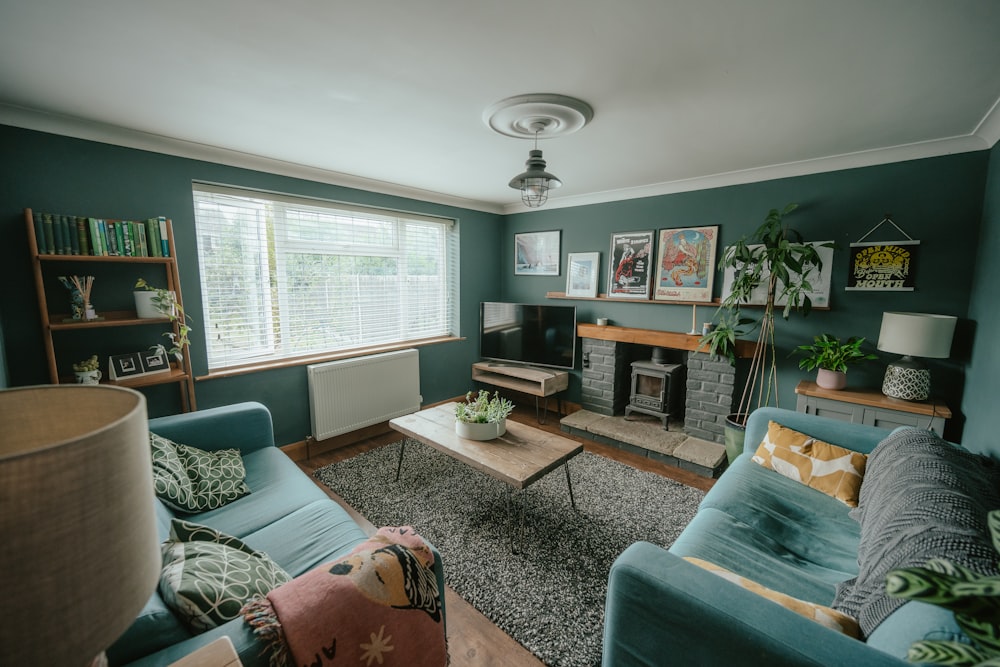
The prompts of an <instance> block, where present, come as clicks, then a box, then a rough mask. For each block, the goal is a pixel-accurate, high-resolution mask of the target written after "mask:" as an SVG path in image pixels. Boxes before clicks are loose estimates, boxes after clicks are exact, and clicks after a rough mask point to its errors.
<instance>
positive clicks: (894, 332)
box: [878, 312, 958, 359]
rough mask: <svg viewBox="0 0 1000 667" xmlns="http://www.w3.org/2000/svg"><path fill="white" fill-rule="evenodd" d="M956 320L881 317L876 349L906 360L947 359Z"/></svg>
mask: <svg viewBox="0 0 1000 667" xmlns="http://www.w3.org/2000/svg"><path fill="white" fill-rule="evenodd" d="M957 321H958V318H957V317H954V316H952V315H931V314H928V313H893V312H889V313H882V328H881V330H880V331H879V335H878V349H880V350H883V351H885V352H894V353H896V354H902V355H905V356H908V357H927V358H931V359H947V358H948V357H949V356H951V340H952V337H953V336H954V335H955V323H956V322H957Z"/></svg>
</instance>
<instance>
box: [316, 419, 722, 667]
mask: <svg viewBox="0 0 1000 667" xmlns="http://www.w3.org/2000/svg"><path fill="white" fill-rule="evenodd" d="M511 418H512V419H514V420H516V421H519V422H523V423H525V424H530V425H532V426H535V427H536V428H540V429H543V430H546V431H551V432H553V433H559V434H560V435H563V436H565V437H569V438H571V439H574V440H578V441H580V442H582V443H583V444H584V450H585V451H588V452H593V453H595V454H600V455H602V456H606V457H608V458H610V459H614V460H616V461H620V462H622V463H627V464H629V465H631V466H633V467H634V468H638V469H640V470H645V471H647V472H652V473H656V474H659V475H663V476H664V477H669V478H671V479H674V480H676V481H678V482H682V483H684V484H687V485H689V486H693V487H695V488H698V489H701V490H703V491H707V490H708V489H709V488H711V486H712V484H713V483H714V481H715V480H712V479H707V478H705V477H701V476H699V475H696V474H694V473H692V472H688V471H686V470H681V469H679V468H674V467H672V466H667V465H664V464H662V463H659V462H656V461H651V460H650V459H647V458H645V457H642V456H638V455H636V454H631V453H629V452H625V451H622V450H620V449H618V448H617V447H611V446H608V445H602V444H599V443H595V442H591V441H589V440H584V439H581V438H575V437H573V436H570V435H569V434H567V433H563V432H561V431H560V430H559V419H558V418H557V416H556V415H555V414H550V415H549V418H548V419H547V420H546V421H547V423H546V424H544V425H542V424H539V423H538V422H537V421H536V419H535V411H534V409H533V408H528V407H518V408H517V409H515V411H514V414H513V415H511ZM400 437H401V436H400V434H399V433H396V432H395V431H390V432H388V433H385V434H381V435H377V436H374V437H371V438H368V439H367V440H364V441H362V442H359V443H357V444H354V445H349V446H347V447H342V448H340V449H337V450H334V451H331V452H328V453H326V454H321V455H318V456H314V457H312V458H309V459H308V460H306V461H304V462H301V463H300V464H299V465H300V466H301V467H302V468H303V469H305V470H306V472H309V473H310V474H311V473H312V471H313V470H315V469H317V468H322V467H323V466H325V465H329V464H331V463H336V462H337V461H342V460H344V459H347V458H350V457H352V456H355V455H357V454H360V453H361V452H365V451H369V450H371V449H376V448H378V447H382V446H384V445H387V444H389V443H392V442H398V441H399V439H400ZM317 484H319V482H317ZM320 486H321V487H322V488H323V490H324V491H326V492H327V494H328V495H329V496H330V497H331V498H333V499H334V500H336V501H337V502H339V503H340V504H342V505H343V506H344V507H346V508H347V510H348V511H349V512H350V513H351V515H352V516H353V517H354V518H355V520H356V521H358V523H359V524H360V525H361V526H362V528H364V529H365V530H366V531H368V532H369V534H373V533H374V532H375V530H376V528H375V526H373V525H372V524H371V523H369V522H368V520H367V519H365V518H364V517H363V516H361V515H360V514H358V513H357V512H355V511H354V509H353V508H351V507H350V506H349V505H348V504H347V503H345V502H344V501H343V499H342V498H340V497H338V496H337V494H335V493H333V492H332V491H330V490H329V489H327V488H326V487H325V486H323V485H322V484H320ZM445 607H446V610H447V612H446V613H447V623H448V652H449V654H450V655H451V665H452V667H494V666H496V667H499V666H500V665H503V666H504V667H543V663H542V662H541V661H540V660H539V659H538V658H536V657H535V656H534V655H533V654H532V653H531V652H530V651H528V650H527V649H525V648H524V647H522V646H521V645H520V644H518V643H517V642H516V641H514V640H513V639H511V638H510V637H509V636H508V635H507V634H506V633H505V632H503V631H502V630H501V629H500V628H498V627H497V626H495V625H494V624H493V623H492V622H491V621H490V620H489V619H488V618H486V617H485V616H483V615H482V614H480V613H479V612H478V611H477V610H476V609H475V608H474V607H473V606H472V605H470V604H469V603H467V602H466V601H465V600H463V599H462V598H461V597H459V596H458V595H457V594H456V593H455V592H454V591H453V590H451V588H447V589H446V591H445Z"/></svg>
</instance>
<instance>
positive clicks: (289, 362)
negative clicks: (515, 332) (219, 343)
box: [195, 336, 465, 382]
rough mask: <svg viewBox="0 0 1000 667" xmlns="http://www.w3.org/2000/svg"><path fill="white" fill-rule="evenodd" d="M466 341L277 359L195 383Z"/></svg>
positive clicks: (215, 373) (459, 338) (221, 370)
mask: <svg viewBox="0 0 1000 667" xmlns="http://www.w3.org/2000/svg"><path fill="white" fill-rule="evenodd" d="M463 340H465V337H464V336H439V337H437V338H422V339H420V340H411V341H407V342H404V343H393V344H391V345H373V346H371V347H364V348H354V349H351V350H343V351H341V352H331V353H329V354H314V355H310V356H308V357H295V358H291V359H275V360H273V361H263V362H260V363H256V364H244V365H241V366H231V367H229V368H219V369H217V370H214V371H209V373H208V375H201V376H198V377H196V378H195V381H197V382H202V381H205V380H218V379H220V378H228V377H235V376H237V375H247V374H249V373H259V372H261V371H270V370H275V369H277V368H291V367H293V366H307V365H309V364H319V363H323V362H324V361H338V360H340V359H353V358H355V357H363V356H367V355H369V354H378V353H380V352H394V351H396V350H406V349H409V348H412V347H427V346H428V345H438V344H440V343H454V342H456V341H463Z"/></svg>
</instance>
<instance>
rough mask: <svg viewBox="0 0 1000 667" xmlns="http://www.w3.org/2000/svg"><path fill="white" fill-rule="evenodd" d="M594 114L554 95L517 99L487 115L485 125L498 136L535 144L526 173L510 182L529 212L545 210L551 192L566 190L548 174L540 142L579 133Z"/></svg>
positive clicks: (505, 101) (585, 106)
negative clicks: (541, 208) (535, 209)
mask: <svg viewBox="0 0 1000 667" xmlns="http://www.w3.org/2000/svg"><path fill="white" fill-rule="evenodd" d="M593 117H594V110H593V109H591V108H590V105H589V104H587V103H586V102H584V101H582V100H578V99H576V98H573V97H567V96H565V95H555V94H551V93H532V94H530V95H516V96H514V97H508V98H507V99H503V100H500V101H499V102H497V103H496V104H494V105H493V106H491V107H490V108H488V109H487V110H486V111H485V112H483V122H485V123H486V124H487V125H488V126H489V127H490V129H492V130H493V131H494V132H497V133H498V134H502V135H504V136H508V137H515V138H518V139H531V138H533V139H534V140H535V146H534V149H533V150H531V151H529V152H528V160H527V162H525V163H524V166H525V167H526V169H525V171H523V172H522V173H520V174H518V175H517V176H515V177H514V178H512V179H510V183H508V185H510V187H512V188H514V189H515V190H520V191H521V201H522V202H523V203H524V205H525V206H527V207H529V208H538V207H539V206H543V205H544V204H545V202H546V201H548V198H549V190H552V189H555V188H558V187H560V186H562V181H561V180H559V179H558V178H557V177H556V176H555V174H551V173H549V172H547V171H545V160H543V159H542V151H540V150H538V140H539V139H551V138H553V137H557V136H561V135H566V134H571V133H573V132H576V131H577V130H579V129H580V128H582V127H583V126H584V125H586V124H587V123H589V122H590V120H591V119H592V118H593Z"/></svg>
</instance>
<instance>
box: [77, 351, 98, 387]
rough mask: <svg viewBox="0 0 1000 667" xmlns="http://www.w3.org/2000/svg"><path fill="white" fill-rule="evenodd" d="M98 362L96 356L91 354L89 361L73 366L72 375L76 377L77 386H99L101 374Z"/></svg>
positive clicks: (85, 360) (79, 362)
mask: <svg viewBox="0 0 1000 667" xmlns="http://www.w3.org/2000/svg"><path fill="white" fill-rule="evenodd" d="M100 365H101V364H100V362H99V361H98V360H97V355H96V354H93V355H91V356H90V358H89V359H84V360H83V361H78V362H76V363H75V364H73V373H74V374H75V375H76V383H77V384H99V383H100V381H101V377H102V376H103V374H102V373H101V369H100Z"/></svg>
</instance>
